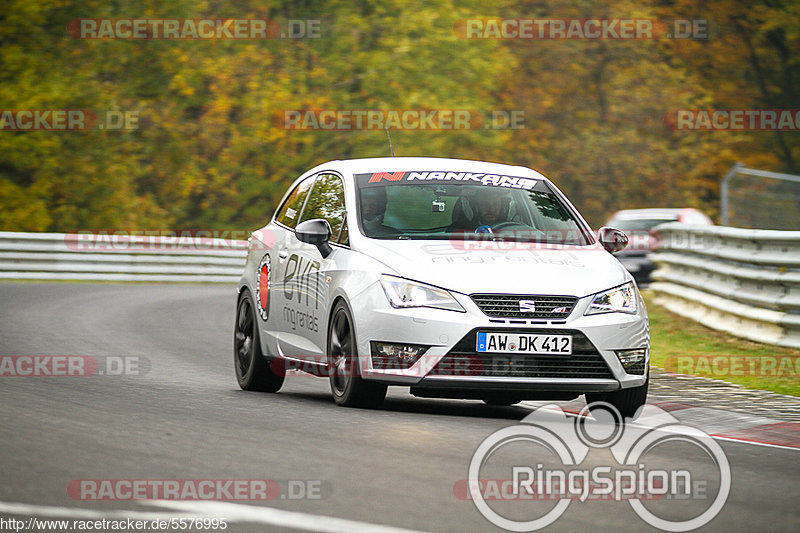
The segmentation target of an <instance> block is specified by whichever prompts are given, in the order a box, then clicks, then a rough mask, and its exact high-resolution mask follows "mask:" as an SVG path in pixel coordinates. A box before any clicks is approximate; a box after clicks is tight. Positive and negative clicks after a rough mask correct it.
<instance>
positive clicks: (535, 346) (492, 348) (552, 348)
mask: <svg viewBox="0 0 800 533" xmlns="http://www.w3.org/2000/svg"><path fill="white" fill-rule="evenodd" d="M477 350H478V352H482V353H527V354H554V355H571V354H572V335H541V334H536V335H531V334H525V333H489V332H485V331H481V332H478V348H477Z"/></svg>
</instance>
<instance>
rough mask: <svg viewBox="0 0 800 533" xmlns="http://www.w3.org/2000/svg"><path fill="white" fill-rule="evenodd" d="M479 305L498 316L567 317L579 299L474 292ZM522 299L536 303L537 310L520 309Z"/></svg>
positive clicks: (488, 313) (490, 314) (493, 315)
mask: <svg viewBox="0 0 800 533" xmlns="http://www.w3.org/2000/svg"><path fill="white" fill-rule="evenodd" d="M471 297H472V301H474V302H475V303H476V304H477V305H478V307H480V308H481V311H483V312H484V313H485V314H486V315H488V316H491V317H496V318H546V319H560V318H566V317H568V316H569V314H570V313H571V312H572V308H573V307H575V303H576V302H577V301H578V299H577V298H576V297H574V296H537V295H524V294H473V295H471ZM520 300H528V301H531V302H533V303H534V305H535V310H534V311H533V312H530V311H520V304H519V302H520Z"/></svg>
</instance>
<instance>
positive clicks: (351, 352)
mask: <svg viewBox="0 0 800 533" xmlns="http://www.w3.org/2000/svg"><path fill="white" fill-rule="evenodd" d="M356 346H357V344H356V336H355V332H354V330H353V318H352V316H351V315H350V311H349V310H348V309H347V306H346V305H345V304H344V302H341V301H340V302H338V303H337V304H336V307H335V308H334V310H333V313H332V314H331V321H330V325H329V326H328V376H329V379H330V383H331V393H332V394H333V401H335V402H336V403H337V405H342V406H345V407H378V406H379V405H380V404H381V403H383V400H384V398H386V385H383V384H381V383H374V382H370V381H365V380H363V379H361V372H360V370H359V365H358V355H356Z"/></svg>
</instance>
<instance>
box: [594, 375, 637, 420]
mask: <svg viewBox="0 0 800 533" xmlns="http://www.w3.org/2000/svg"><path fill="white" fill-rule="evenodd" d="M649 383H650V376H649V375H648V376H647V379H646V380H645V382H644V385H641V386H639V387H632V388H630V389H621V390H618V391H613V392H596V393H589V394H587V395H586V403H588V404H589V409H590V410H595V409H606V410H607V408H605V407H604V406H603V404H602V403H600V404H598V405H597V407H595V408H594V409H593V407H592V404H593V403H595V402H605V403H607V404H610V405H611V406H612V407H613V408H614V409H616V410H617V411H618V412H619V414H620V416H622V417H623V418H631V419H634V420H635V419H636V418H638V415H637V411H639V409H640V408H641V407H642V406H644V404H645V402H646V401H647V387H648V385H649Z"/></svg>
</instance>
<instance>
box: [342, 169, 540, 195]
mask: <svg viewBox="0 0 800 533" xmlns="http://www.w3.org/2000/svg"><path fill="white" fill-rule="evenodd" d="M355 177H356V181H357V183H358V186H359V187H375V186H384V185H404V184H415V183H424V182H430V181H433V182H436V181H447V182H450V183H453V184H457V183H466V184H472V185H489V186H494V187H506V188H509V189H524V190H531V189H533V188H534V187H535V186H536V184H537V183H539V182H540V181H541V180H538V179H534V178H521V177H519V176H504V175H500V174H486V173H482V172H450V171H438V170H435V171H428V170H426V171H421V172H418V171H401V172H371V173H367V174H356V175H355Z"/></svg>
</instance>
